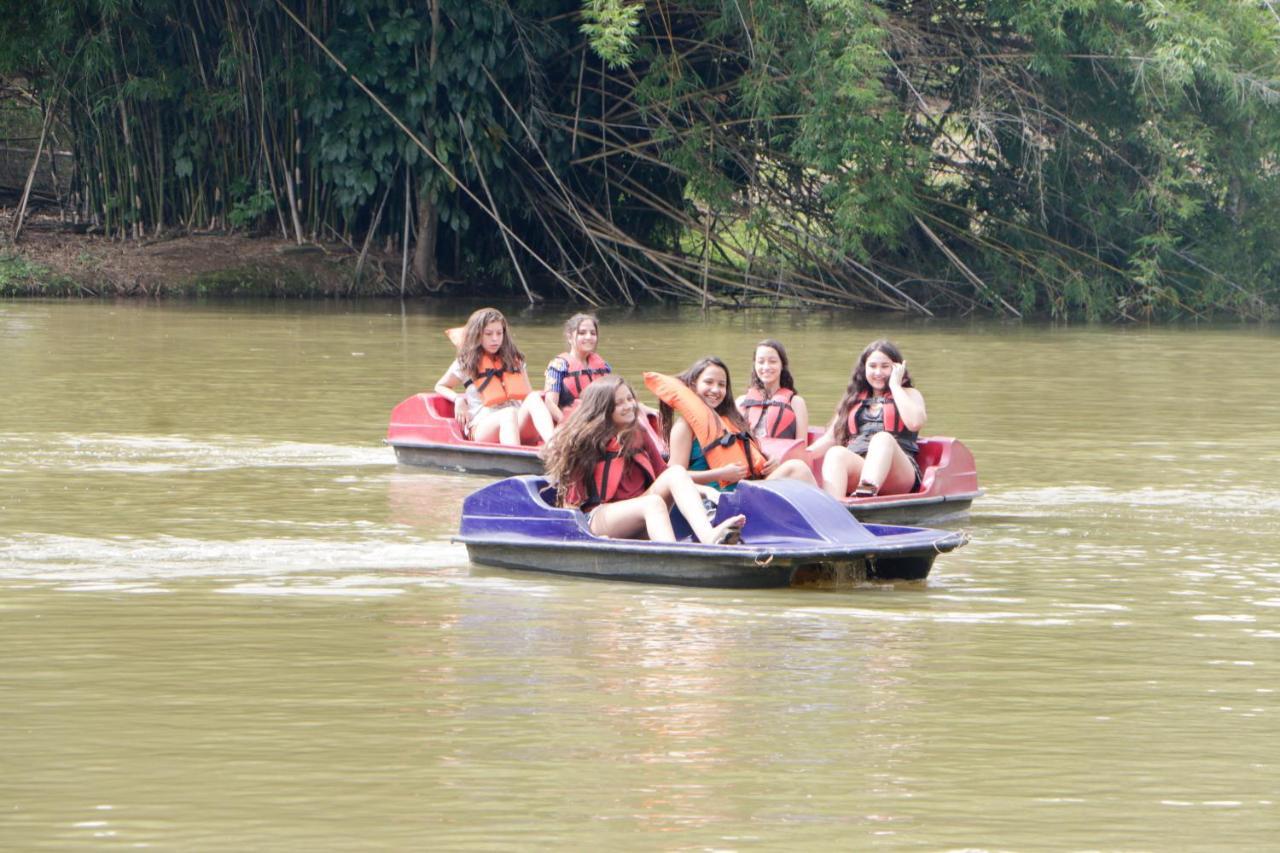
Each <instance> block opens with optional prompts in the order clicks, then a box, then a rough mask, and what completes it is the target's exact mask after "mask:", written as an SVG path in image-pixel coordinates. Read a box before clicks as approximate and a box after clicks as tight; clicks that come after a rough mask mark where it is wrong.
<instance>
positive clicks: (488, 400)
mask: <svg viewBox="0 0 1280 853" xmlns="http://www.w3.org/2000/svg"><path fill="white" fill-rule="evenodd" d="M452 337H453V336H452V335H451V339H452ZM455 343H456V345H457V348H458V357H457V358H456V359H454V361H453V363H452V364H450V365H449V368H448V369H447V370H446V371H445V372H444V375H443V376H441V377H440V380H439V381H438V382H436V393H438V394H442V395H444V396H446V397H449V398H451V399H452V400H453V405H454V415H455V416H456V417H457V419H458V421H459V422H460V423H461V424H462V427H463V431H464V432H465V433H466V435H467V437H468V438H470V439H471V440H472V441H495V440H496V441H500V442H501V443H502V444H511V445H518V444H520V443H521V439H522V438H529V439H535V438H537V437H541V438H542V440H543V441H546V440H547V439H548V438H549V437H550V436H551V432H552V430H554V429H555V424H554V423H552V421H551V413H550V412H548V411H547V407H546V405H545V404H544V403H543V401H542V397H541V395H538V394H531V393H530V389H529V375H528V373H527V372H526V371H525V359H524V355H523V354H522V353H521V352H520V350H519V349H518V348H517V347H516V343H515V341H514V340H512V338H511V330H510V328H508V326H507V318H506V317H504V316H502V312H501V311H499V310H497V309H496V308H481V309H480V310H478V311H476V312H474V313H473V314H472V315H471V316H470V317H469V318H468V319H467V324H466V326H464V327H463V328H462V330H461V332H460V333H459V334H458V335H457V340H456V341H455ZM458 386H461V387H462V389H463V390H462V393H460V394H459V393H458V392H457V391H455V390H454V389H456V388H457V387H458Z"/></svg>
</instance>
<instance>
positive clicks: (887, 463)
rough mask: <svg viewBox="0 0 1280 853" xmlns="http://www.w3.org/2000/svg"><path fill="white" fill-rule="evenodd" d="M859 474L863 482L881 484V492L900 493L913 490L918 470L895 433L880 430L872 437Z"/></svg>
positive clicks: (883, 493)
mask: <svg viewBox="0 0 1280 853" xmlns="http://www.w3.org/2000/svg"><path fill="white" fill-rule="evenodd" d="M859 476H860V479H861V480H862V482H865V483H873V484H875V485H877V486H879V487H880V491H879V494H882V495H885V494H888V495H898V494H902V493H904V492H909V491H911V487H912V486H913V485H914V484H915V479H916V470H915V468H914V466H912V464H911V460H910V459H909V458H908V457H907V454H906V451H904V450H903V449H902V447H901V446H899V444H898V442H897V440H896V439H895V438H894V437H893V435H892V434H890V433H887V432H878V433H876V434H875V435H873V436H872V437H871V444H870V446H869V447H868V448H867V459H866V462H865V464H864V465H863V466H862V472H861V474H860V475H859Z"/></svg>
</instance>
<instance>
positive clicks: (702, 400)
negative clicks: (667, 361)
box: [660, 356, 817, 491]
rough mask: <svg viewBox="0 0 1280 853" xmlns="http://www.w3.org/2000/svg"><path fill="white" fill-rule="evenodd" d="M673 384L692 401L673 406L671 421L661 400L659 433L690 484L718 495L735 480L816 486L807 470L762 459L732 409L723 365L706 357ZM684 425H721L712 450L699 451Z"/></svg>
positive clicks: (794, 462)
mask: <svg viewBox="0 0 1280 853" xmlns="http://www.w3.org/2000/svg"><path fill="white" fill-rule="evenodd" d="M675 378H676V379H677V380H679V381H680V382H682V383H684V385H686V386H687V387H688V388H690V389H692V390H693V393H694V395H696V397H697V400H696V401H691V402H689V403H688V404H685V403H678V404H677V405H678V406H680V407H683V408H681V410H680V411H679V417H676V408H673V405H672V404H671V403H669V402H667V400H665V399H664V400H663V402H662V405H661V407H660V412H661V414H662V433H663V437H664V438H666V440H667V447H668V448H669V449H670V461H671V464H673V465H683V466H686V467H687V468H688V469H689V475H690V476H691V477H693V481H694V482H695V483H706V484H709V485H711V486H713V487H714V488H716V489H719V490H721V491H727V490H729V489H732V488H733V487H734V486H735V485H736V484H737V482H738V481H739V480H748V479H751V480H771V479H774V478H775V477H784V478H788V479H794V480H802V481H804V482H807V483H812V484H813V485H815V486H816V485H817V482H816V481H815V480H814V479H813V472H812V471H810V470H809V466H808V465H806V464H804V463H803V462H801V461H800V460H798V459H790V460H788V461H786V462H781V463H779V462H778V460H776V459H767V458H766V457H765V455H764V453H763V451H761V450H760V446H759V445H758V444H757V443H756V441H755V438H754V437H753V436H752V435H751V433H750V432H749V430H748V428H747V422H746V419H745V418H743V417H742V413H741V412H740V411H738V407H737V406H735V405H734V403H733V391H732V388H731V387H730V385H729V368H728V367H726V366H725V363H724V362H723V361H721V360H720V359H718V358H716V357H715V356H706V357H705V358H701V359H699V360H698V361H696V362H694V363H693V366H692V367H690V368H689V369H688V370H686V371H685V372H684V373H681V374H680V375H679V376H677V377H675ZM703 407H705V409H704V408H703ZM689 419H697V420H698V421H699V422H702V423H705V422H707V421H710V422H712V423H715V422H717V420H718V422H719V423H721V424H723V430H722V431H721V435H720V439H719V440H717V441H715V442H714V444H713V446H711V447H703V446H702V443H701V442H700V441H699V440H698V438H697V437H696V435H695V430H694V428H693V427H692V426H690V424H689Z"/></svg>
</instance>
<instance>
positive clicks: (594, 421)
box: [542, 376, 746, 545]
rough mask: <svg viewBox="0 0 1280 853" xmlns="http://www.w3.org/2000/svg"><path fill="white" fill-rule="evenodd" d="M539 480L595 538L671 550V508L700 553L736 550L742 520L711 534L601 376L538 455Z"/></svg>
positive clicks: (628, 401) (677, 477)
mask: <svg viewBox="0 0 1280 853" xmlns="http://www.w3.org/2000/svg"><path fill="white" fill-rule="evenodd" d="M542 456H543V459H544V461H545V464H546V471H547V478H548V479H549V480H550V481H551V482H552V483H554V484H555V486H556V496H557V500H558V502H559V504H560V505H561V506H576V507H579V508H580V509H582V511H583V512H585V513H587V524H588V527H589V529H590V530H591V532H592V533H593V534H595V535H596V536H608V537H613V538H624V539H627V538H636V537H638V536H639V535H640V534H642V533H643V534H646V535H647V536H648V537H649V539H651V540H653V541H654V542H674V541H675V532H674V531H673V530H672V527H671V516H670V510H671V505H672V504H675V506H676V507H677V508H678V509H679V510H680V513H681V515H683V516H684V517H685V520H686V521H688V522H689V527H690V528H692V529H693V533H694V535H695V536H696V537H697V538H698V541H699V542H701V543H703V544H704V545H715V544H733V543H735V542H737V540H738V536H739V534H740V532H741V530H742V525H743V524H744V523H745V522H746V518H745V517H744V516H741V515H735V516H734V517H732V518H728V519H725V520H724V521H723V522H721V523H720V524H719V525H716V526H715V527H712V525H711V522H710V521H708V519H707V512H706V508H705V506H704V504H703V500H702V491H701V490H700V489H699V488H698V487H697V486H696V485H694V482H693V480H692V479H690V477H689V473H688V472H687V471H686V470H685V469H684V468H683V467H681V466H679V465H671V466H668V465H667V464H666V463H665V462H664V461H663V459H662V454H661V453H660V452H659V451H658V448H657V447H656V446H655V445H654V443H653V439H652V438H651V437H650V434H649V432H648V430H645V429H642V428H641V426H640V404H639V403H638V402H636V396H635V394H634V393H633V392H632V390H631V386H630V385H628V384H627V383H626V381H625V380H623V379H622V377H620V376H607V377H605V378H603V379H598V380H596V381H595V382H593V383H592V384H591V385H590V387H588V388H587V389H586V390H585V391H583V392H582V396H581V397H580V398H579V399H578V405H577V406H575V407H574V409H573V411H572V412H571V413H570V414H569V416H568V417H567V418H566V419H565V421H564V423H563V424H561V426H560V429H558V430H557V431H556V433H555V435H554V436H552V437H551V440H550V441H549V442H548V443H547V446H546V447H545V448H544V449H543V451H542Z"/></svg>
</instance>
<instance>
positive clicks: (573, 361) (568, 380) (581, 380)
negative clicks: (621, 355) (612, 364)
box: [556, 352, 610, 409]
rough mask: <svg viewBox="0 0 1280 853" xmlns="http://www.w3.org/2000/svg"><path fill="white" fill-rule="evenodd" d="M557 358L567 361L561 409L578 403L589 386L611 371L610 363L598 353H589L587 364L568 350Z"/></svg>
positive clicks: (561, 395) (561, 392)
mask: <svg viewBox="0 0 1280 853" xmlns="http://www.w3.org/2000/svg"><path fill="white" fill-rule="evenodd" d="M556 358H562V359H564V363H565V371H564V376H563V377H562V379H561V382H560V400H559V403H560V408H561V409H568V408H570V407H571V406H575V405H577V403H578V398H579V397H581V396H582V392H583V391H585V390H587V386H588V385H590V384H591V383H592V382H595V381H596V380H597V379H599V378H600V377H601V376H605V375H607V374H608V373H609V372H610V371H609V365H607V364H605V361H604V359H603V358H601V357H600V355H599V354H598V353H594V352H593V353H591V354H590V355H588V356H587V361H586V363H585V364H584V363H583V362H582V361H580V360H578V359H577V358H574V357H573V355H572V354H570V353H567V352H562V353H560V354H559V355H558V356H556Z"/></svg>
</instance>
